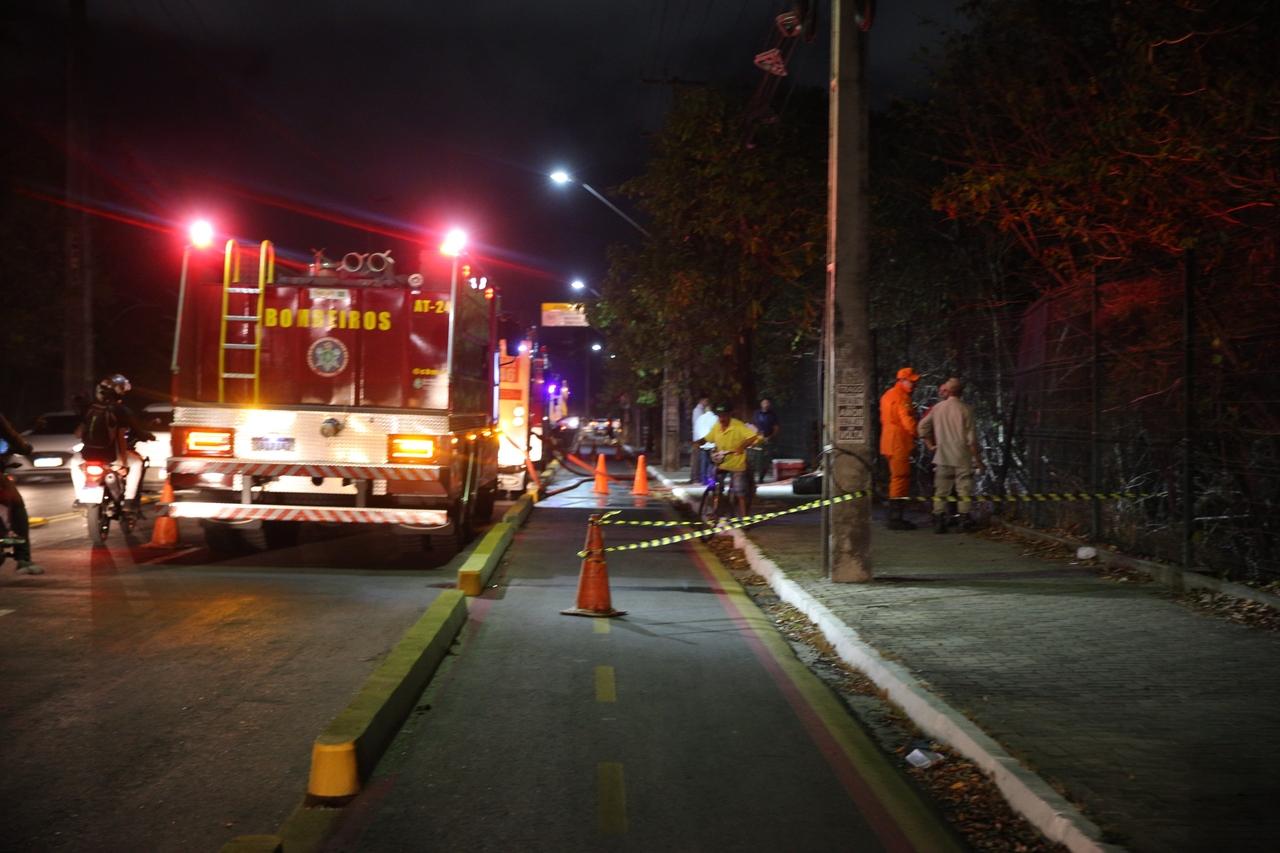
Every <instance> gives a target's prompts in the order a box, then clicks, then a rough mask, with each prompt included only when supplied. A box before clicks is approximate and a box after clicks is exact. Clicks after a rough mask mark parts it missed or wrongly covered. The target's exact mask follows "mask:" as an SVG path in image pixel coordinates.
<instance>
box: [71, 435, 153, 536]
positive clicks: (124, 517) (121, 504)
mask: <svg viewBox="0 0 1280 853" xmlns="http://www.w3.org/2000/svg"><path fill="white" fill-rule="evenodd" d="M129 449H130V450H132V449H133V442H130V446H129ZM79 450H80V448H77V451H79ZM79 464H80V470H81V471H82V472H83V473H84V485H83V486H82V487H79V488H78V489H77V491H76V503H77V505H79V506H80V507H81V508H83V509H84V510H85V528H86V530H87V531H88V533H89V541H90V543H92V545H93V547H95V548H105V547H106V546H107V534H108V533H109V532H110V531H111V522H113V521H114V522H115V523H116V524H118V525H119V526H121V527H122V528H124V531H125V533H131V532H133V529H134V528H135V527H137V526H138V522H139V521H140V520H141V519H142V489H141V488H139V489H138V494H137V495H135V496H134V498H133V499H132V500H128V499H126V498H125V487H126V480H127V478H128V476H129V466H128V465H125V464H123V463H122V462H121V461H120V460H119V459H83V458H82V459H81V461H80V463H79ZM146 475H147V457H145V456H144V457H142V477H143V478H145V477H146Z"/></svg>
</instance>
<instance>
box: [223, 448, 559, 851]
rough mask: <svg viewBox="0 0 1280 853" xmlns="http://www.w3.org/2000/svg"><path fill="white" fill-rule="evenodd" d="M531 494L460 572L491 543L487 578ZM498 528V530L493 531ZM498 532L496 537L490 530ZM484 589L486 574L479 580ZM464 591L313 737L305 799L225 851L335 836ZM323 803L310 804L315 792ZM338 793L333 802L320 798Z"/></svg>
mask: <svg viewBox="0 0 1280 853" xmlns="http://www.w3.org/2000/svg"><path fill="white" fill-rule="evenodd" d="M553 466H555V463H554V462H553V463H552V464H551V465H548V466H547V471H545V472H543V475H542V478H541V482H542V484H545V483H546V482H547V481H548V480H550V479H551V478H552V477H554V475H555V467H553ZM534 502H535V498H534V497H533V495H530V494H524V495H522V496H521V497H520V498H519V499H518V500H517V501H516V502H515V504H513V505H512V507H511V508H510V509H508V510H507V511H506V512H505V513H503V516H502V520H501V521H499V522H498V523H497V524H495V525H494V528H493V529H491V530H489V531H488V532H487V533H486V534H485V536H484V538H482V539H481V541H480V543H478V544H477V545H476V547H475V548H474V549H473V550H472V552H471V553H470V554H468V555H467V558H466V560H464V561H463V564H462V567H460V568H459V570H458V574H459V583H460V584H461V575H462V571H463V570H464V569H466V568H467V567H468V564H470V562H471V560H472V559H473V558H475V556H476V552H477V551H479V550H480V549H481V548H482V547H485V548H486V553H485V556H484V558H483V560H482V562H483V563H485V564H488V565H489V568H488V574H484V575H483V579H484V580H486V581H487V579H488V577H489V574H491V573H492V571H493V568H494V567H496V566H497V564H498V561H499V560H500V559H501V557H502V555H503V554H504V553H505V552H506V548H507V545H509V544H510V542H511V538H512V537H513V536H514V535H515V531H516V530H517V529H518V528H519V527H520V525H522V524H524V522H525V520H526V519H527V518H528V517H529V513H530V512H532V511H533V505H534ZM495 533H496V535H494V534H495ZM491 535H493V538H492V540H490V536H491ZM480 588H481V589H483V581H482V582H481V583H480ZM466 600H467V593H466V592H465V591H464V590H462V589H449V590H444V591H442V592H441V593H440V596H439V598H437V599H436V600H435V601H433V602H432V603H431V605H430V606H429V607H428V608H427V609H426V611H425V612H424V613H423V615H422V616H421V617H420V618H419V619H418V621H417V622H416V623H415V624H414V625H413V627H411V628H410V629H409V630H408V631H407V632H406V633H405V635H404V637H403V638H402V639H401V640H400V642H399V643H397V644H396V646H395V648H393V649H392V650H391V652H390V653H389V654H388V655H387V658H386V659H385V660H384V661H383V662H382V664H381V665H380V666H379V667H378V668H377V669H376V670H375V671H374V673H373V674H372V675H371V676H369V679H368V680H367V681H366V682H365V685H364V687H363V688H361V690H360V692H359V693H358V694H356V698H355V699H354V700H352V702H351V704H350V705H348V706H347V708H346V710H344V711H343V712H342V713H340V714H339V715H338V716H337V717H335V718H334V720H333V722H331V723H330V724H329V726H328V728H326V729H325V731H324V732H323V733H322V734H321V735H320V737H318V738H316V741H315V744H314V745H313V747H312V754H311V773H310V778H309V780H308V783H307V800H304V801H303V802H302V803H301V804H299V805H298V807H297V808H296V809H294V810H293V813H292V814H290V815H289V817H287V818H286V819H285V822H284V824H283V825H282V826H281V827H280V829H279V831H278V832H277V833H276V834H274V835H242V836H237V837H236V838H233V839H232V840H231V841H229V842H228V843H227V844H225V845H223V847H222V853H281V851H284V850H288V851H290V853H295V851H318V850H321V849H322V848H323V846H324V844H325V842H326V841H327V840H328V839H329V838H331V837H332V836H333V834H334V831H335V830H336V827H337V824H338V821H339V820H340V819H341V818H342V815H343V808H342V806H343V805H345V801H346V800H349V799H350V798H351V797H352V796H354V795H355V794H357V793H358V792H359V790H360V785H361V783H362V782H363V781H364V780H365V779H367V778H368V776H369V774H370V773H371V772H372V771H373V768H374V766H375V765H377V763H378V760H379V759H380V758H381V757H382V754H383V753H384V752H385V751H386V748H387V746H389V745H390V743H391V741H392V740H393V739H394V738H395V735H396V733H397V732H398V731H399V729H400V724H401V723H402V722H403V721H404V718H405V717H406V716H408V714H409V712H410V711H411V710H412V708H413V703H414V701H416V699H417V697H418V696H419V694H421V693H422V691H423V689H424V688H425V687H426V686H427V683H428V682H429V681H430V680H431V676H432V675H434V674H435V671H436V669H437V667H438V666H439V665H440V661H441V660H442V659H443V658H444V655H445V654H446V653H447V652H448V650H449V647H450V646H451V645H452V644H453V640H454V638H455V637H456V636H457V635H458V632H459V631H461V630H462V626H463V624H464V623H465V622H466V618H467V604H466ZM313 798H314V799H318V800H320V801H321V802H320V803H318V804H313V803H311V802H309V801H310V800H312V799H313ZM326 799H329V800H333V802H330V803H328V804H326V803H324V802H323V800H326Z"/></svg>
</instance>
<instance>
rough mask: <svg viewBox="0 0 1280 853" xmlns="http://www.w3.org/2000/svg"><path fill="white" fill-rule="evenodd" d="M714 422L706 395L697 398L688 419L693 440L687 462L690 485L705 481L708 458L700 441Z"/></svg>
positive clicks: (708, 463) (714, 418) (713, 414)
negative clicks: (691, 451) (696, 402)
mask: <svg viewBox="0 0 1280 853" xmlns="http://www.w3.org/2000/svg"><path fill="white" fill-rule="evenodd" d="M715 422H716V416H715V412H713V411H711V398H709V397H707V396H706V395H703V396H701V397H699V398H698V404H697V405H696V406H694V407H693V414H692V416H691V417H690V419H689V423H690V427H691V428H692V438H693V453H692V454H691V457H690V462H689V482H690V484H693V483H701V482H703V481H705V480H706V479H707V468H708V466H709V465H710V457H709V456H708V454H707V452H706V451H705V450H703V448H702V443H703V442H702V439H703V437H704V436H706V434H707V430H709V429H711V425H712V424H714V423H715Z"/></svg>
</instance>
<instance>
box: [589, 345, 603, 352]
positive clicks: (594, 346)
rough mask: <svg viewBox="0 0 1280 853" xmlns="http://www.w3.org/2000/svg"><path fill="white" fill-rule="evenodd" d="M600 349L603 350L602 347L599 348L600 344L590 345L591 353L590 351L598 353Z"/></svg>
mask: <svg viewBox="0 0 1280 853" xmlns="http://www.w3.org/2000/svg"><path fill="white" fill-rule="evenodd" d="M602 349H604V347H603V346H601V345H600V344H592V345H591V351H592V352H600V350H602Z"/></svg>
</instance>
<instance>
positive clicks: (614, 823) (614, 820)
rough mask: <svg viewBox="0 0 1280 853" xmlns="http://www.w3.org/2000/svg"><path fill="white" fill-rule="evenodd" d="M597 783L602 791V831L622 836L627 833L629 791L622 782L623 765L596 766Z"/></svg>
mask: <svg viewBox="0 0 1280 853" xmlns="http://www.w3.org/2000/svg"><path fill="white" fill-rule="evenodd" d="M596 783H597V785H598V787H599V789H600V831H601V832H602V833H604V834H605V835H622V834H623V833H625V832H626V831H627V789H626V786H625V785H624V784H623V781H622V765H621V764H619V763H617V762H611V761H602V762H600V764H598V765H596Z"/></svg>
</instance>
